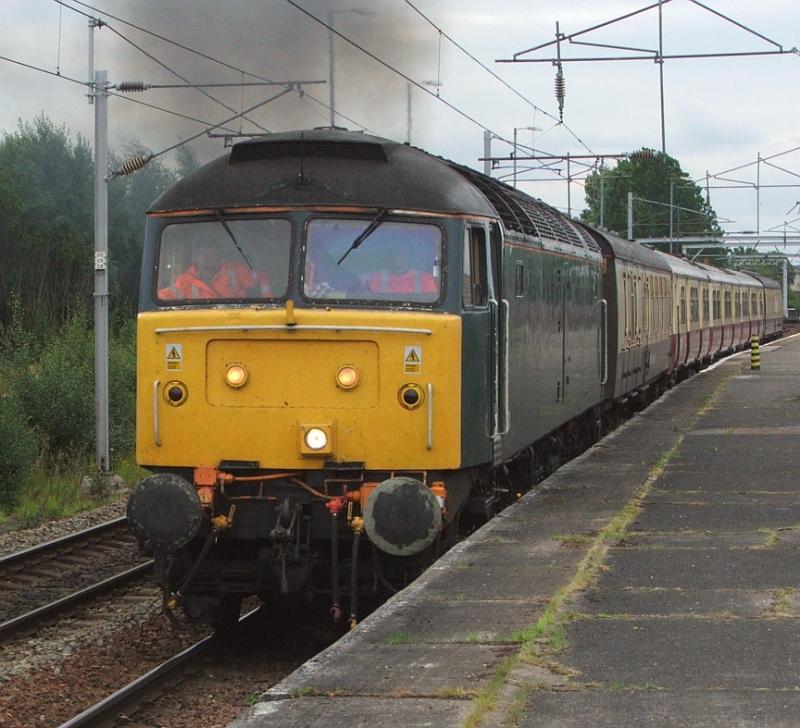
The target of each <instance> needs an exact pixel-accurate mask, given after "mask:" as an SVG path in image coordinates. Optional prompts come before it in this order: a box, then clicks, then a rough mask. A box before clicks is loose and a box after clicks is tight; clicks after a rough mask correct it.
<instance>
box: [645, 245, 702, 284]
mask: <svg viewBox="0 0 800 728" xmlns="http://www.w3.org/2000/svg"><path fill="white" fill-rule="evenodd" d="M653 252H655V253H657V254H658V255H659V256H661V258H663V259H664V261H665V262H666V264H667V265H668V266H669V267H670V269H671V270H672V272H673V273H674V274H676V275H680V276H687V277H689V278H696V279H697V280H703V281H707V280H709V278H710V276H709V274H708V270H707V269H706V267H705V266H700V265H697V264H696V263H690V262H689V261H688V260H685V259H683V258H678V257H677V256H675V255H669V254H668V253H662V252H661V251H660V250H656V251H653Z"/></svg>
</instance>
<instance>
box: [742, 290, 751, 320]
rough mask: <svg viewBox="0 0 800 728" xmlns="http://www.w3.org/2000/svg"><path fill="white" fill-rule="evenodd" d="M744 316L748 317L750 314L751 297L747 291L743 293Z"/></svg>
mask: <svg viewBox="0 0 800 728" xmlns="http://www.w3.org/2000/svg"><path fill="white" fill-rule="evenodd" d="M742 316H744V317H745V318H748V317H749V316H750V299H749V298H748V297H747V293H743V294H742Z"/></svg>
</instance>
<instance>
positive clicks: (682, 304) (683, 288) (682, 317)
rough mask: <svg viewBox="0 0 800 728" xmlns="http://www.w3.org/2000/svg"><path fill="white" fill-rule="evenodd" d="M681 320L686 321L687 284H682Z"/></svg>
mask: <svg viewBox="0 0 800 728" xmlns="http://www.w3.org/2000/svg"><path fill="white" fill-rule="evenodd" d="M679 321H680V322H681V323H682V324H685V323H686V286H681V312H680V318H679Z"/></svg>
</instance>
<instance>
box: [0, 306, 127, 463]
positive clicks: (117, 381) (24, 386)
mask: <svg viewBox="0 0 800 728" xmlns="http://www.w3.org/2000/svg"><path fill="white" fill-rule="evenodd" d="M115 324H116V325H115V327H114V330H113V331H112V332H111V333H110V335H109V436H110V445H111V458H112V465H113V462H114V461H115V460H116V459H117V458H120V457H124V456H126V455H128V454H130V453H132V452H133V449H134V438H135V420H136V321H135V319H133V318H132V317H128V318H122V317H121V318H120V319H119V320H118V321H117V322H115ZM4 332H5V333H6V334H8V335H9V338H13V339H14V340H15V341H17V342H19V344H18V345H17V346H15V347H8V346H7V347H5V349H4V350H0V394H3V393H4V392H5V393H8V394H9V395H10V397H11V398H12V399H13V400H14V401H15V402H16V403H17V404H18V410H19V411H21V412H24V413H25V416H26V418H27V422H28V424H29V425H30V426H31V427H32V428H33V429H34V430H35V431H36V432H37V433H38V434H39V436H40V440H41V442H42V447H43V456H44V457H43V464H44V465H45V466H46V467H47V468H48V469H50V470H52V469H54V468H61V467H63V466H68V465H69V464H70V463H74V462H76V461H85V460H90V461H92V460H93V459H94V452H95V405H94V400H95V391H94V322H93V320H92V317H91V316H89V315H88V314H87V313H86V312H80V313H77V314H73V315H72V317H71V318H70V320H69V321H68V322H67V323H66V324H65V325H64V326H63V327H62V328H61V329H53V328H51V329H49V330H47V331H44V332H43V333H41V334H39V335H34V334H31V333H29V332H26V331H25V330H24V329H18V328H15V324H14V323H12V324H10V325H8V326H6V327H5V329H4ZM12 335H13V336H12Z"/></svg>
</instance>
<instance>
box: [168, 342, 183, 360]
mask: <svg viewBox="0 0 800 728" xmlns="http://www.w3.org/2000/svg"><path fill="white" fill-rule="evenodd" d="M180 358H181V355H180V354H179V353H178V350H177V349H176V348H175V347H174V346H173V347H172V348H171V349H170V350H169V353H168V354H167V359H168V360H170V361H180Z"/></svg>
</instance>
